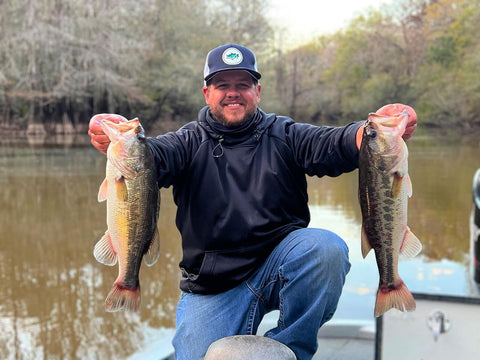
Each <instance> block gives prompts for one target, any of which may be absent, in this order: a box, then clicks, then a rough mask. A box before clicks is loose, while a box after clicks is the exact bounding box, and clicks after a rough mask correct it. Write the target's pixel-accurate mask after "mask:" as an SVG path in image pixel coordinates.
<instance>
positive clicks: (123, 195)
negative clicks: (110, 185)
mask: <svg viewBox="0 0 480 360" xmlns="http://www.w3.org/2000/svg"><path fill="white" fill-rule="evenodd" d="M115 189H116V194H117V199H118V200H119V201H122V202H125V201H127V200H128V189H127V184H125V178H124V177H123V176H120V177H119V178H116V179H115Z"/></svg>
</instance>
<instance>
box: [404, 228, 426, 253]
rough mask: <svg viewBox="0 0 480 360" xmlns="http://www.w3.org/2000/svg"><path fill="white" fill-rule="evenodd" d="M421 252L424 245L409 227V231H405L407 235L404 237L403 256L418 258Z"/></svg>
mask: <svg viewBox="0 0 480 360" xmlns="http://www.w3.org/2000/svg"><path fill="white" fill-rule="evenodd" d="M420 251H422V243H421V242H420V240H418V238H417V237H416V236H415V234H414V233H413V232H411V231H410V228H409V227H408V226H407V230H406V231H405V235H404V237H403V242H402V246H400V252H401V253H402V255H405V256H407V257H410V258H412V257H415V256H417V255H418V254H419V253H420Z"/></svg>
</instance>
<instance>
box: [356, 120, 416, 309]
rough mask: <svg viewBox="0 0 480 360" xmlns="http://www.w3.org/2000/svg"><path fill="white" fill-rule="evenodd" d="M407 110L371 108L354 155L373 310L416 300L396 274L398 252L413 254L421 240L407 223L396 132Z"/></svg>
mask: <svg viewBox="0 0 480 360" xmlns="http://www.w3.org/2000/svg"><path fill="white" fill-rule="evenodd" d="M407 120H408V114H407V113H406V112H404V113H402V114H399V115H397V116H391V117H385V116H381V115H377V114H370V116H369V118H368V120H367V121H366V123H365V128H364V135H363V138H362V144H361V147H360V155H359V202H360V207H361V210H362V254H363V256H364V257H365V256H366V255H367V254H368V252H369V251H370V250H371V249H372V248H373V249H374V252H375V257H376V262H377V267H378V270H379V278H380V279H379V289H378V291H377V300H376V304H375V316H380V315H381V314H383V313H384V312H385V311H387V310H389V309H390V308H392V307H394V308H397V309H399V310H402V311H404V310H407V311H411V310H414V309H415V301H414V299H413V296H412V295H411V293H410V291H409V290H408V288H407V287H406V286H405V284H404V283H403V281H402V279H401V278H400V276H399V274H398V257H399V252H402V253H403V254H405V255H407V256H415V255H417V254H418V253H419V252H420V251H421V243H420V241H419V240H418V239H417V238H416V236H415V235H414V234H413V233H412V232H411V231H410V229H409V228H408V226H407V202H408V197H409V196H411V182H410V178H409V175H408V162H407V158H408V149H407V146H406V144H405V142H404V141H403V139H402V138H401V135H402V134H403V132H404V129H405V126H406V122H407Z"/></svg>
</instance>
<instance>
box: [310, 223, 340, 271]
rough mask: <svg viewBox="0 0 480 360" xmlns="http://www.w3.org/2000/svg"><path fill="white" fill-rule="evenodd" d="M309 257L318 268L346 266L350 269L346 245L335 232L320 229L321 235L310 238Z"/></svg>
mask: <svg viewBox="0 0 480 360" xmlns="http://www.w3.org/2000/svg"><path fill="white" fill-rule="evenodd" d="M310 246H311V247H312V248H311V250H310V251H311V256H310V259H311V260H312V261H314V262H316V263H317V265H318V267H319V268H326V267H328V268H330V267H331V268H333V269H335V268H339V267H341V268H346V269H347V271H348V269H350V262H349V259H348V246H347V244H346V243H345V241H344V240H343V239H342V238H341V237H340V236H338V235H337V234H335V233H333V232H331V231H328V230H321V236H318V237H312V239H311V240H310Z"/></svg>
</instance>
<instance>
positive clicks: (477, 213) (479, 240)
mask: <svg viewBox="0 0 480 360" xmlns="http://www.w3.org/2000/svg"><path fill="white" fill-rule="evenodd" d="M472 193H473V209H472V215H471V221H470V236H471V251H472V256H473V259H472V260H473V279H474V280H475V282H477V283H479V284H480V169H478V170H477V172H476V173H475V175H474V176H473V191H472Z"/></svg>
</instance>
